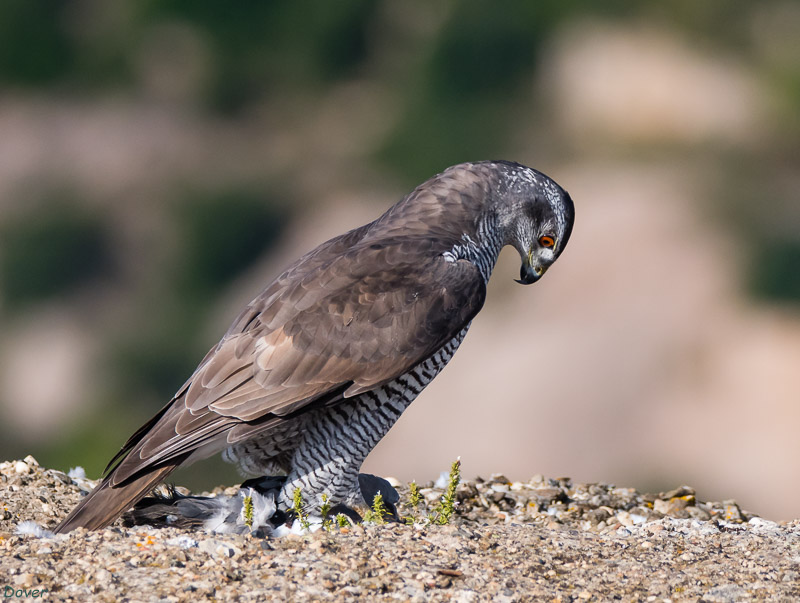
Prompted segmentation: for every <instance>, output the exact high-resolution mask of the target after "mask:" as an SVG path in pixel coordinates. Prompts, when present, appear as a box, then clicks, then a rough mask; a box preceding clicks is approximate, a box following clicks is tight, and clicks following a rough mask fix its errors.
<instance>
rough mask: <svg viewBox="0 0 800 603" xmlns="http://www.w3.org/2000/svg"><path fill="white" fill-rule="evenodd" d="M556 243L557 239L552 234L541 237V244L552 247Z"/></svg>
mask: <svg viewBox="0 0 800 603" xmlns="http://www.w3.org/2000/svg"><path fill="white" fill-rule="evenodd" d="M555 244H556V240H555V239H554V238H553V237H551V236H550V235H542V236H541V237H539V245H541V246H542V247H546V248H548V249H550V248H551V247H553V246H554V245H555Z"/></svg>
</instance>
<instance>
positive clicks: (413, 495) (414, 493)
mask: <svg viewBox="0 0 800 603" xmlns="http://www.w3.org/2000/svg"><path fill="white" fill-rule="evenodd" d="M408 491H409V493H410V496H409V502H410V503H411V506H412V507H414V510H415V511H416V510H417V507H419V503H420V501H421V500H422V495H421V494H420V493H419V486H418V485H417V482H411V483H410V484H408Z"/></svg>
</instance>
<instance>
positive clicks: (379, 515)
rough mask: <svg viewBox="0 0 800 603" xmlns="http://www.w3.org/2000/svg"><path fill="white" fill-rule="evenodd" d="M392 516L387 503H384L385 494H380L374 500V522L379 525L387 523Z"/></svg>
mask: <svg viewBox="0 0 800 603" xmlns="http://www.w3.org/2000/svg"><path fill="white" fill-rule="evenodd" d="M390 515H391V513H390V512H389V509H387V508H386V503H385V502H383V494H381V493H380V492H378V493H377V494H376V495H375V497H374V498H373V499H372V516H373V521H374V522H375V523H378V524H381V523H386V518H387V517H389V516H390Z"/></svg>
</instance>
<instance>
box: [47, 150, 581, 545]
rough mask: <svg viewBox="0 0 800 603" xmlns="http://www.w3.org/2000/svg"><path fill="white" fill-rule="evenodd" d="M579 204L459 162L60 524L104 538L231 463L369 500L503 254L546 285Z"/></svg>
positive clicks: (249, 339)
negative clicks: (221, 463) (402, 421)
mask: <svg viewBox="0 0 800 603" xmlns="http://www.w3.org/2000/svg"><path fill="white" fill-rule="evenodd" d="M573 220H574V206H573V203H572V199H571V198H570V196H569V194H568V193H567V192H566V191H565V190H564V189H562V188H561V187H560V186H559V185H558V184H556V183H555V182H554V181H553V180H551V179H550V178H548V177H547V176H545V175H544V174H542V173H541V172H538V171H536V170H533V169H531V168H528V167H525V166H523V165H521V164H518V163H513V162H509V161H481V162H475V163H464V164H460V165H456V166H453V167H451V168H449V169H447V170H445V171H444V172H442V173H441V174H438V175H436V176H434V177H433V178H431V179H430V180H428V181H427V182H425V183H423V184H421V185H420V186H418V187H417V188H416V189H415V190H413V191H412V192H411V193H409V194H408V195H407V196H405V197H404V198H403V199H402V200H401V201H399V202H398V203H397V204H396V205H394V206H393V207H391V208H390V209H389V210H388V211H387V212H386V213H384V214H383V215H382V216H381V217H379V218H378V219H377V220H375V221H373V222H370V223H369V224H365V225H364V226H361V227H360V228H356V229H354V230H351V231H350V232H347V233H345V234H343V235H340V236H338V237H335V238H333V239H331V240H329V241H327V242H325V243H322V244H321V245H320V246H319V247H317V248H316V249H314V250H312V251H310V252H309V253H307V254H306V255H304V256H303V257H301V258H300V259H299V260H297V261H296V262H295V263H294V264H292V265H291V266H289V267H288V268H287V269H286V271H285V272H283V274H281V275H280V276H278V277H277V278H276V279H275V280H274V281H272V282H271V283H270V284H269V285H267V287H266V288H265V289H264V290H263V291H262V292H261V293H260V294H259V295H258V296H257V297H256V298H255V299H254V300H253V301H252V302H250V304H248V305H247V307H246V308H245V309H244V310H243V311H242V312H241V314H239V316H238V318H236V320H235V321H234V322H233V324H232V325H231V327H230V328H229V329H228V331H227V333H225V335H224V336H223V337H222V339H221V340H220V342H219V343H218V344H217V345H215V346H214V347H213V348H212V349H211V351H209V353H208V354H207V355H206V356H205V358H204V359H203V361H202V362H201V363H200V365H199V366H198V367H197V369H196V370H195V372H194V374H192V376H191V377H189V379H188V380H187V381H186V383H184V385H183V386H182V387H181V388H180V389H179V390H178V392H177V393H176V394H175V397H174V398H172V400H170V401H169V403H168V404H167V405H166V406H164V408H162V409H161V410H160V411H159V412H158V413H157V414H156V415H155V416H154V417H153V418H152V419H150V420H149V421H148V422H147V423H145V424H144V425H143V426H142V427H140V428H139V430H138V431H136V433H134V434H133V435H132V436H131V437H130V438H129V439H128V441H127V442H126V443H125V445H124V446H123V447H122V449H121V450H120V451H119V453H118V454H117V455H116V456H115V457H114V458H113V459H112V460H111V462H110V463H109V465H108V467H107V468H106V474H105V477H104V478H103V480H102V481H101V482H100V484H99V485H98V486H97V487H96V488H95V489H94V490H93V491H92V492H91V493H90V494H89V495H88V496H86V497H85V498H84V499H83V500H82V501H81V502H80V503H79V504H78V505H77V506H76V507H75V509H74V510H73V511H72V512H71V513H70V514H69V515H68V516H67V517H66V519H64V520H63V521H62V522H61V524H59V526H58V527H57V528H56V532H68V531H70V530H73V529H75V528H77V527H85V528H87V529H90V530H93V529H98V528H102V527H105V526H107V525H109V524H110V523H111V522H113V521H114V520H115V519H116V518H117V517H118V516H120V515H121V514H122V513H123V512H124V511H126V510H127V509H129V508H130V507H132V506H133V505H134V504H135V503H136V502H137V501H139V500H140V499H141V498H142V497H143V496H145V495H146V494H147V493H148V492H149V491H150V490H151V489H152V488H153V487H154V486H155V485H157V484H158V483H159V482H161V481H162V480H163V479H164V478H165V477H166V476H167V475H169V474H170V472H172V471H173V470H174V469H176V468H177V467H178V466H181V465H186V464H189V463H192V462H194V461H196V460H198V459H202V458H206V457H208V456H211V455H213V454H216V453H219V452H222V453H223V457H224V458H225V460H227V461H229V462H233V463H235V464H236V465H238V467H239V469H240V470H241V471H242V472H243V473H245V474H247V475H273V474H282V475H286V480H285V483H284V485H283V487H282V489H281V491H280V495H279V497H278V504H279V505H281V506H283V508H288V507H290V506H291V501H292V495H293V493H294V491H295V490H296V489H297V488H301V489H302V492H303V498H304V500H305V501H306V503H307V504H309V505H310V506H311V507H312V508H319V506H320V505H321V504H322V501H323V498H325V499H327V500H328V501H330V502H331V503H333V504H342V505H353V504H356V503H358V501H359V498H360V496H361V494H360V492H359V484H358V475H359V469H360V467H361V464H362V462H363V461H364V459H365V458H366V457H367V455H368V454H369V452H370V451H371V450H372V449H373V448H374V447H375V445H376V444H377V443H378V442H379V441H380V439H381V438H382V437H383V436H384V435H385V434H386V433H387V432H388V431H389V429H390V428H391V427H392V425H393V424H394V423H395V421H397V419H398V418H399V417H400V415H401V414H402V412H403V411H404V410H405V409H406V408H407V407H408V405H409V404H410V403H411V402H412V401H413V400H414V398H416V397H417V395H418V394H419V393H420V392H421V391H422V390H423V389H424V388H425V386H426V385H428V383H430V382H431V380H432V379H433V378H434V377H435V376H436V375H437V374H438V373H439V371H441V370H442V368H444V366H445V365H446V364H447V362H448V360H450V358H451V357H452V356H453V354H454V353H455V351H456V349H457V348H458V346H459V344H460V343H461V341H462V340H463V339H464V336H465V335H466V333H467V330H468V329H469V326H470V324H471V322H472V319H473V318H475V315H476V314H477V313H478V312H479V311H480V309H481V307H482V306H483V303H484V299H485V297H486V284H487V282H488V281H489V276H490V274H491V272H492V269H493V268H494V265H495V263H496V261H497V257H498V254H499V253H500V250H501V249H502V248H503V247H504V246H506V245H512V246H513V247H514V248H516V250H517V251H518V252H519V254H520V257H521V259H522V267H521V269H520V278H519V281H518V282H520V283H522V284H526V285H529V284H531V283H534V282H536V281H537V280H539V278H540V277H541V276H542V275H543V274H544V273H545V271H546V270H547V269H548V268H549V267H550V265H551V264H552V263H553V262H554V261H555V260H556V259H557V258H558V256H559V255H560V254H561V252H562V251H563V250H564V247H565V245H566V244H567V241H568V240H569V237H570V233H571V231H572V224H573Z"/></svg>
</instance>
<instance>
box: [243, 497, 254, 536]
mask: <svg viewBox="0 0 800 603" xmlns="http://www.w3.org/2000/svg"><path fill="white" fill-rule="evenodd" d="M242 505H243V507H242V512H243V514H244V523H245V525H246V526H247V527H248V528H250V529H251V530H252V529H253V497H252V496H250V495H249V494H248V495H247V496H245V497H244V501H243V503H242Z"/></svg>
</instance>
